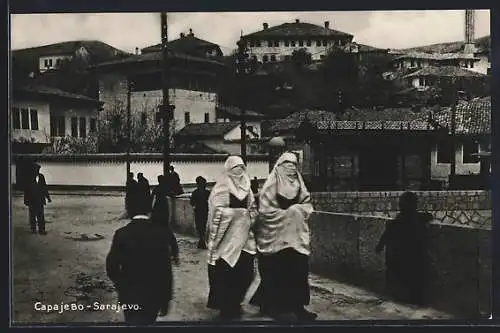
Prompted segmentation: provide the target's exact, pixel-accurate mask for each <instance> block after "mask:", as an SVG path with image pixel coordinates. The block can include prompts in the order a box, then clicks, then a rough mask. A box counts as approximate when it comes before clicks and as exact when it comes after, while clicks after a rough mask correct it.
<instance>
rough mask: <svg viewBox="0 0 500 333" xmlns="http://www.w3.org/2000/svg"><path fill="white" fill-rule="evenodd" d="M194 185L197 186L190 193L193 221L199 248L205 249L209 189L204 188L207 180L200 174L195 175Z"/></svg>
mask: <svg viewBox="0 0 500 333" xmlns="http://www.w3.org/2000/svg"><path fill="white" fill-rule="evenodd" d="M196 185H197V186H198V187H197V188H196V189H195V190H194V191H193V193H192V194H191V200H190V202H191V206H193V207H194V223H195V225H196V230H197V231H198V235H199V237H200V240H199V242H198V248H199V249H206V248H207V245H206V235H205V233H206V228H207V219H208V197H209V196H210V191H208V190H207V189H206V186H207V180H206V179H205V178H203V177H201V176H198V177H196Z"/></svg>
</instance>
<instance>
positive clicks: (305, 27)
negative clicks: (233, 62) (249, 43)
mask: <svg viewBox="0 0 500 333" xmlns="http://www.w3.org/2000/svg"><path fill="white" fill-rule="evenodd" d="M298 36H300V37H330V36H344V37H353V35H351V34H348V33H346V32H342V31H338V30H334V29H329V28H325V27H324V26H320V25H316V24H311V23H304V22H293V23H283V24H280V25H277V26H274V27H269V28H267V29H263V30H260V31H257V32H254V33H251V34H248V35H245V36H242V38H253V37H262V38H266V37H298Z"/></svg>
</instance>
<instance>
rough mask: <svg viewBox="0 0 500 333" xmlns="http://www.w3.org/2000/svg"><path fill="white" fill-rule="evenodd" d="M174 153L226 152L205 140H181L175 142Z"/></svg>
mask: <svg viewBox="0 0 500 333" xmlns="http://www.w3.org/2000/svg"><path fill="white" fill-rule="evenodd" d="M173 153H182V154H224V153H226V152H225V151H222V150H217V149H214V148H212V147H209V146H207V145H206V144H205V143H203V142H179V143H176V144H175V148H174V151H173Z"/></svg>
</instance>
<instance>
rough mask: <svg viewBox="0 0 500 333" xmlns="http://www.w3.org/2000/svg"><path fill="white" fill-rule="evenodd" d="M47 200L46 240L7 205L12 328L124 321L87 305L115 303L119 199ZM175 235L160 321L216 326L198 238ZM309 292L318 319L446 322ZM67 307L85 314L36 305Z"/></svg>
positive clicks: (341, 294)
mask: <svg viewBox="0 0 500 333" xmlns="http://www.w3.org/2000/svg"><path fill="white" fill-rule="evenodd" d="M52 199H53V201H52V203H50V204H48V206H47V208H46V212H45V216H46V219H47V231H48V235H46V236H43V235H32V234H31V233H30V232H29V225H28V217H27V209H26V207H24V205H23V200H22V197H21V196H19V195H14V196H13V198H12V215H13V216H12V226H13V228H12V241H13V321H14V323H16V324H28V323H75V322H85V323H91V322H101V323H102V322H120V321H122V318H123V317H122V314H121V313H119V312H117V311H114V310H109V309H108V310H97V311H96V310H93V309H92V307H90V308H87V306H86V305H92V304H94V303H95V302H99V303H100V304H103V305H106V304H113V303H116V302H117V300H116V296H117V295H116V293H115V292H114V289H113V286H112V285H111V283H110V281H109V280H108V278H107V276H106V273H105V266H104V263H105V256H106V254H107V251H108V250H109V246H110V242H111V238H112V236H113V233H114V231H115V230H116V229H117V228H119V227H121V226H123V225H124V224H125V223H127V221H126V220H120V219H119V216H120V215H121V211H122V205H123V197H120V196H96V195H94V196H82V195H57V194H53V195H52ZM177 236H178V240H179V246H180V251H181V262H180V265H179V266H175V267H174V274H175V275H174V278H175V281H174V283H175V291H174V300H173V302H172V304H171V309H170V313H169V314H168V315H167V316H165V317H162V318H159V321H205V320H209V321H210V320H214V319H215V318H216V316H217V313H216V312H215V311H212V310H209V309H207V308H206V307H205V303H206V299H207V295H208V281H207V272H206V264H205V257H206V252H205V251H204V250H198V249H197V248H196V239H194V238H192V237H189V236H185V235H180V234H179V235H177ZM256 282H257V281H256ZM256 285H257V283H254V285H253V286H252V287H251V289H250V291H249V294H251V293H252V292H253V290H254V289H255V287H256ZM311 285H312V299H311V305H310V306H309V308H310V309H311V310H312V311H315V312H317V313H318V314H319V317H318V319H319V320H356V319H358V320H366V319H430V318H440V319H445V318H450V317H449V316H448V315H446V314H443V313H440V312H438V311H435V310H433V309H417V308H413V307H410V306H405V305H401V304H396V303H393V302H390V301H388V300H384V299H381V298H380V297H378V296H377V295H374V294H372V293H369V292H367V291H365V290H362V289H359V288H357V287H353V286H349V285H346V284H341V283H338V282H336V281H332V280H329V279H325V278H321V277H319V276H316V275H311ZM37 302H41V303H37ZM70 303H78V304H83V305H85V309H86V310H85V311H65V312H63V313H58V312H57V311H46V310H39V308H40V306H41V304H44V305H54V304H58V305H60V304H70ZM37 309H38V310H37ZM244 309H245V315H244V318H243V319H244V320H252V321H254V320H270V319H269V318H263V317H261V316H260V315H259V314H258V309H257V308H255V307H252V306H250V305H247V304H245V305H244Z"/></svg>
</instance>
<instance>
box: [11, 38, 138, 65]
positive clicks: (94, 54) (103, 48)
mask: <svg viewBox="0 0 500 333" xmlns="http://www.w3.org/2000/svg"><path fill="white" fill-rule="evenodd" d="M81 46H83V47H85V48H86V49H87V51H88V52H89V54H90V61H91V63H94V64H95V63H99V62H104V61H110V60H112V59H116V58H117V57H118V58H119V57H124V56H128V55H129V53H127V52H125V51H122V50H119V49H117V48H115V47H113V46H111V45H108V44H106V43H103V42H101V41H97V40H77V41H67V42H62V43H54V44H49V45H43V46H37V47H30V48H25V49H17V50H12V57H13V58H14V59H16V58H17V59H20V60H22V59H36V61H37V62H38V58H39V57H43V56H49V55H60V54H61V55H62V54H74V53H75V51H76V50H77V49H79V48H80V47H81Z"/></svg>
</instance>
